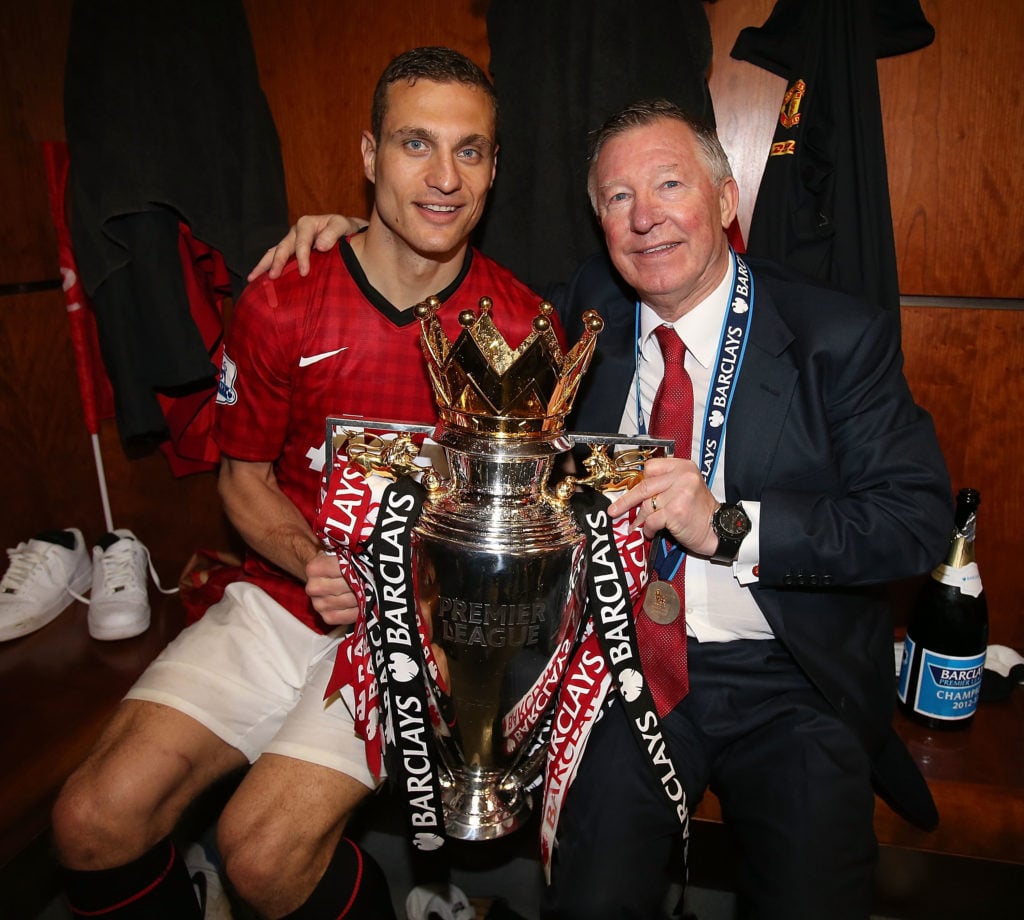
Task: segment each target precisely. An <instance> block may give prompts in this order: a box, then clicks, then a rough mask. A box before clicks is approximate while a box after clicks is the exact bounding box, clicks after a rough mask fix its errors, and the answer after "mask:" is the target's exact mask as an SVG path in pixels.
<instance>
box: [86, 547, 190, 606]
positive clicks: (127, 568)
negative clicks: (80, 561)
mask: <svg viewBox="0 0 1024 920" xmlns="http://www.w3.org/2000/svg"><path fill="white" fill-rule="evenodd" d="M122 544H124V545H123V546H122ZM135 546H137V547H138V548H139V549H140V550H141V551H142V552H143V553H144V554H145V556H146V564H147V565H148V567H149V576H150V578H152V579H153V584H155V585H156V588H157V590H158V591H159V592H160V593H161V594H177V593H178V589H177V587H174V588H165V587H164V586H163V585H162V584H160V576H159V575H158V574H157V571H156V567H155V566H154V565H153V558H152V556H150V554H149V547H147V546H146V545H145V544H144V543H140V542H139V541H137V540H130V539H128V538H127V537H122V538H121V539H120V540H118V541H117V542H116V543H114V544H112V545H111V547H110V548H109V549H108V550H107V551H106V552H105V553H103V554H102V555H101V556H100V561H101V565H102V566H103V583H104V584H105V585H107V586H108V587H109V588H111V589H116V588H121V587H125V586H126V585H130V584H132V583H133V582H134V581H135V554H134V552H133V549H134V547H135ZM71 594H72V595H73V596H74V597H75V599H76V600H79V601H81V602H82V603H83V604H88V603H89V598H87V597H83V596H82V595H80V594H78V593H77V592H76V591H71Z"/></svg>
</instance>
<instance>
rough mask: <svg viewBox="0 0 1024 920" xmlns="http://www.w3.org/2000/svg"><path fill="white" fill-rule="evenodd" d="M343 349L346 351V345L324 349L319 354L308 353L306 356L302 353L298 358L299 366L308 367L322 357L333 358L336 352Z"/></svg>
mask: <svg viewBox="0 0 1024 920" xmlns="http://www.w3.org/2000/svg"><path fill="white" fill-rule="evenodd" d="M343 351H348V345H346V346H345V347H344V348H335V349H334V351H325V352H322V353H321V354H319V355H310V356H309V357H308V358H307V357H306V356H305V355H303V356H301V357H300V358H299V367H309V365H310V364H316V362H317V361H323V360H324V358H333V357H334V356H335V355H337V354H341V352H343Z"/></svg>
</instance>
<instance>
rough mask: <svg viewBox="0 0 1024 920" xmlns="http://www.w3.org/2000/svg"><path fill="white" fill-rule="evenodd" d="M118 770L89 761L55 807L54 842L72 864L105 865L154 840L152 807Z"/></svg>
mask: <svg viewBox="0 0 1024 920" xmlns="http://www.w3.org/2000/svg"><path fill="white" fill-rule="evenodd" d="M132 789H133V786H132V784H131V783H125V782H121V781H119V780H118V778H117V771H116V770H107V769H104V768H103V765H98V764H96V763H94V762H91V761H87V762H86V763H85V764H83V765H82V766H81V767H79V769H78V770H77V771H76V772H75V773H73V774H72V775H71V777H70V778H69V779H68V781H67V782H66V783H65V784H64V788H63V789H62V790H61V792H60V795H59V796H58V797H57V801H56V803H55V804H54V807H53V813H52V826H53V837H54V842H55V843H56V846H57V851H58V853H59V854H60V857H61V861H62V862H63V863H64V865H66V866H68V867H69V868H75V869H101V868H103V869H105V868H111V867H113V866H116V865H120V864H122V863H125V862H128V861H130V860H131V859H133V858H134V857H136V856H138V855H139V854H140V853H141V852H143V851H144V850H145V849H147V847H148V846H149V845H150V844H152V843H153V842H154V841H155V840H158V839H160V836H159V834H158V835H157V836H155V837H153V839H152V840H150V839H149V835H148V834H147V832H146V825H147V824H148V821H147V820H146V819H147V815H146V812H147V808H146V805H145V803H144V802H142V801H139V799H138V797H137V796H136V795H133V793H132Z"/></svg>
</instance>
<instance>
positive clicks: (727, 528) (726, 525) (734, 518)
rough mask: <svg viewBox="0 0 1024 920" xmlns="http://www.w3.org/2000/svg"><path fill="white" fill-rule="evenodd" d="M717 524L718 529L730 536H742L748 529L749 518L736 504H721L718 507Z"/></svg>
mask: <svg viewBox="0 0 1024 920" xmlns="http://www.w3.org/2000/svg"><path fill="white" fill-rule="evenodd" d="M717 524H718V527H719V529H720V530H721V531H722V532H723V533H725V534H726V535H728V536H730V537H742V536H745V535H746V534H747V532H748V531H749V530H750V519H749V518H748V517H747V516H746V514H744V512H743V509H742V508H740V507H738V506H736V505H722V507H721V508H719V509H718V515H717Z"/></svg>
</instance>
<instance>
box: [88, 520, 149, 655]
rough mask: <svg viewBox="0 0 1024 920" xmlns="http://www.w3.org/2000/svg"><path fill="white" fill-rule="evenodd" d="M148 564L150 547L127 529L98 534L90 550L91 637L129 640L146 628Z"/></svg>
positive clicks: (147, 624)
mask: <svg viewBox="0 0 1024 920" xmlns="http://www.w3.org/2000/svg"><path fill="white" fill-rule="evenodd" d="M149 565H150V561H149V550H148V549H146V547H145V545H144V544H143V543H141V542H140V541H139V540H138V539H136V537H135V534H133V533H132V532H131V531H130V530H126V529H124V528H118V529H117V530H115V531H113V532H112V533H107V534H104V535H103V536H102V537H100V541H99V543H98V544H97V545H96V546H94V547H93V550H92V596H91V597H90V598H89V635H90V636H92V637H93V638H94V639H102V640H113V639H130V638H131V637H132V636H138V635H140V634H141V633H144V632H145V631H146V630H147V629H149V617H150V607H149V584H148V580H147V578H146V569H147V567H148V566H149Z"/></svg>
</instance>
